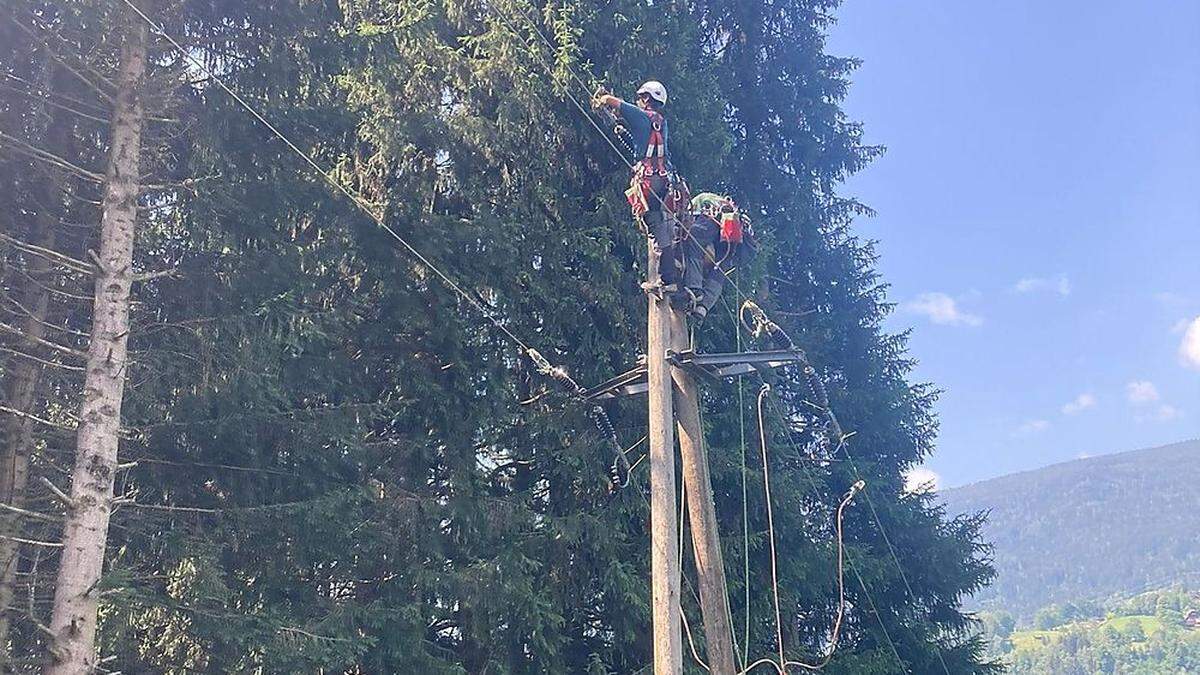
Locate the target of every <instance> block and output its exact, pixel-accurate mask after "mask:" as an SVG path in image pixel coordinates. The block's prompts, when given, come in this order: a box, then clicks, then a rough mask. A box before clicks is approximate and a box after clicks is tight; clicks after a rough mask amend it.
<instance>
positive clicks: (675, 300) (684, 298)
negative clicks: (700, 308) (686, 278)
mask: <svg viewBox="0 0 1200 675" xmlns="http://www.w3.org/2000/svg"><path fill="white" fill-rule="evenodd" d="M698 304H700V296H698V295H697V294H696V291H694V290H692V289H690V288H688V287H686V286H685V287H684V288H682V289H680V291H679V292H678V293H675V294H674V295H672V296H671V306H672V307H674V308H675V309H680V310H683V311H685V312H691V311H694V310H695V309H696V306H697V305H698Z"/></svg>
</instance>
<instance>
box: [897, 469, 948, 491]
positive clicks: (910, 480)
mask: <svg viewBox="0 0 1200 675" xmlns="http://www.w3.org/2000/svg"><path fill="white" fill-rule="evenodd" d="M941 482H942V477H941V476H939V475H938V474H937V472H936V471H933V470H932V469H927V468H925V467H923V466H914V467H913V468H911V469H909V470H908V471H905V472H904V491H905V492H907V493H909V494H915V493H918V492H932V491H934V490H937V488H938V485H939V484H941Z"/></svg>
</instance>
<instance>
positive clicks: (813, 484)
mask: <svg viewBox="0 0 1200 675" xmlns="http://www.w3.org/2000/svg"><path fill="white" fill-rule="evenodd" d="M768 400H769V401H771V402H772V403H774V401H773V400H771V399H768ZM774 407H775V414H776V415H778V417H779V420H780V421H781V422H782V423H784V424H785V425H786V424H787V419H788V418H787V416H786V415H785V414H784V411H783V410H782V409H781V408H780V407H779V406H778V405H775V406H774ZM784 438H785V439H786V440H787V442H788V444H789V445H790V446H791V448H792V451H793V452H795V453H796V454H798V455H799V454H803V453H802V452H801V451H800V448H799V447H798V446H797V445H796V442H795V440H793V439H792V437H791V435H790V434H784ZM800 465H801V466H802V467H803V468H804V475H805V477H806V478H808V483H809V487H810V488H811V491H812V495H813V498H814V499H815V500H817V501H820V500H821V489H820V486H818V485H817V479H816V477H815V476H814V475H813V473H812V470H811V469H810V468H809V467H808V464H807V463H805V462H801V463H800ZM864 494H869V493H864ZM846 562H847V564H848V565H849V567H850V571H851V572H853V573H854V576H855V578H856V579H858V584H859V587H860V588H862V591H863V597H865V598H866V599H867V604H868V605H869V606H870V607H871V613H872V614H874V615H875V619H876V621H877V622H878V623H879V629H880V631H882V633H883V637H884V640H885V641H886V642H887V643H888V647H890V648H891V651H892V655H893V656H894V657H895V658H896V663H897V664H899V666H900V669H901V670H902V671H903V672H905V673H907V672H909V670H908V666H907V665H906V664H905V662H904V659H902V658H900V651H899V650H898V649H897V648H896V643H895V642H894V641H893V640H892V636H891V634H890V633H889V632H888V629H887V625H886V624H884V622H883V616H882V615H881V614H880V613H879V608H878V607H877V606H876V605H875V599H874V598H873V597H872V596H871V591H870V590H869V589H868V588H867V583H866V581H864V580H863V578H862V574H860V573H859V571H858V566H857V565H855V564H854V559H853V558H847V560H846Z"/></svg>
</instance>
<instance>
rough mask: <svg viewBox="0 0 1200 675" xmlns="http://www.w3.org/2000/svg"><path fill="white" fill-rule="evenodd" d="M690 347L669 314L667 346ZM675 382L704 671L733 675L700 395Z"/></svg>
mask: <svg viewBox="0 0 1200 675" xmlns="http://www.w3.org/2000/svg"><path fill="white" fill-rule="evenodd" d="M689 347H690V341H689V340H688V331H687V321H686V320H685V319H684V315H683V313H682V312H677V311H674V310H672V311H671V348H672V349H673V350H674V351H676V352H682V351H684V350H686V349H688V348H689ZM671 377H672V379H673V380H674V381H675V395H674V402H675V416H676V418H678V420H679V455H680V461H681V463H682V467H681V471H682V472H683V481H684V489H685V492H686V493H687V510H688V524H689V525H690V527H691V531H692V551H693V553H694V555H695V560H696V573H697V576H698V577H699V586H700V609H701V611H702V612H703V614H704V643H705V644H706V645H707V657H708V667H709V672H711V673H713V675H733V674H734V673H736V672H737V667H736V666H735V665H734V660H733V630H732V627H731V626H730V623H729V605H728V602H729V599H728V596H727V595H726V586H725V563H724V559H723V558H722V556H721V539H720V535H719V531H718V528H717V509H716V506H715V505H714V504H713V492H712V480H711V478H710V477H709V471H708V455H707V454H706V453H705V447H704V437H703V434H704V430H703V429H702V428H701V425H700V392H699V389H698V387H697V386H696V380H695V378H693V377H692V375H691V374H689V373H688V372H686V371H684V370H682V369H680V368H671Z"/></svg>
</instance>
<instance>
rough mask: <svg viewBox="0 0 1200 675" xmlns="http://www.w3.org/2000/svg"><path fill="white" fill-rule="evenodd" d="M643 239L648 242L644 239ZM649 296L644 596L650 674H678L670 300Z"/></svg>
mask: <svg viewBox="0 0 1200 675" xmlns="http://www.w3.org/2000/svg"><path fill="white" fill-rule="evenodd" d="M648 241H649V240H648ZM647 260H648V263H649V264H648V265H647V272H648V274H647V279H649V280H655V279H657V278H658V256H657V255H656V254H655V252H654V244H653V242H650V243H649V250H648V256H647ZM646 297H647V298H648V299H649V303H648V304H649V310H648V312H649V313H648V315H647V317H648V322H647V324H648V325H647V330H646V332H647V336H646V368H647V371H648V374H647V377H648V382H649V386H650V389H649V392H648V398H649V400H650V413H649V414H650V419H649V422H650V424H649V426H650V430H649V435H650V439H649V440H650V577H651V583H650V591H651V592H650V596H651V606H652V617H653V620H654V674H655V675H680V674H681V673H682V672H683V639H682V635H681V634H680V618H679V549H678V542H679V531H678V529H679V528H678V525H677V524H676V520H675V518H676V510H675V509H676V503H675V428H674V427H675V425H674V420H673V415H672V407H673V406H672V396H671V373H670V367H669V366H668V365H667V361H666V355H667V348H668V346H669V345H670V341H671V325H670V317H669V314H670V311H671V310H670V303H669V302H668V301H667V300H665V299H663V298H658V297H655V295H654V294H653V293H648V294H647V296H646Z"/></svg>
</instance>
